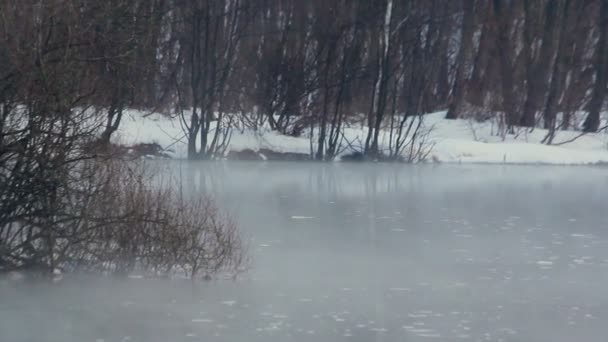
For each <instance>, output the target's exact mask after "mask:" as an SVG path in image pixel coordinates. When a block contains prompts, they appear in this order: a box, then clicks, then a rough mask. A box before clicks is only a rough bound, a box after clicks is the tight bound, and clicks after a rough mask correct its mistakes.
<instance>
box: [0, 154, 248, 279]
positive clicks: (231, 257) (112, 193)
mask: <svg viewBox="0 0 608 342" xmlns="http://www.w3.org/2000/svg"><path fill="white" fill-rule="evenodd" d="M72 177H73V178H74V180H75V181H72V182H70V184H69V186H68V187H66V189H65V190H64V191H63V192H62V196H61V197H60V198H57V203H56V205H55V209H56V211H55V213H53V214H52V215H49V216H48V217H40V218H39V219H36V220H32V221H17V222H13V223H12V224H10V225H5V226H3V227H0V233H1V234H2V235H1V236H2V237H3V238H2V239H1V240H0V243H1V246H2V247H1V248H0V271H4V272H7V271H12V270H24V271H39V272H46V273H51V272H52V271H53V270H55V269H60V270H63V271H65V272H77V271H78V272H101V273H111V274H123V275H124V274H130V273H132V272H135V271H137V272H143V273H146V274H150V275H155V276H161V275H162V276H165V275H172V274H177V273H181V274H183V275H185V276H188V277H191V278H195V277H197V276H201V277H211V276H212V275H215V274H218V273H229V274H236V273H238V272H239V271H241V270H242V269H243V267H244V266H245V265H246V253H245V250H244V247H243V243H242V242H241V240H240V238H239V234H238V230H237V228H236V225H235V223H234V222H233V221H232V220H231V219H230V218H229V217H227V216H225V215H222V214H221V213H220V212H219V210H218V209H217V207H216V206H215V203H214V202H213V201H212V200H211V199H209V198H206V197H201V198H195V199H190V198H185V197H183V196H182V195H181V194H180V193H179V192H178V191H176V190H174V189H175V188H173V187H163V186H153V185H151V184H153V175H151V174H149V173H147V172H146V171H145V168H144V167H143V166H141V165H138V164H134V163H126V162H122V161H111V160H103V161H100V160H91V161H86V162H83V163H82V164H81V165H80V166H79V168H78V170H75V172H74V173H73V174H72Z"/></svg>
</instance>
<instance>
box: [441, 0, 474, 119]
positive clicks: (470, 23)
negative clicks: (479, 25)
mask: <svg viewBox="0 0 608 342" xmlns="http://www.w3.org/2000/svg"><path fill="white" fill-rule="evenodd" d="M462 11H463V17H462V28H461V31H462V35H461V39H460V50H459V51H458V58H457V61H456V75H455V77H454V87H453V89H452V94H451V100H450V101H449V107H448V113H447V114H446V116H445V118H446V119H457V118H458V117H459V116H460V112H461V111H462V105H463V103H464V101H465V95H464V93H465V83H466V82H465V75H466V72H467V69H468V63H467V62H468V61H469V59H470V56H471V50H472V48H473V33H474V32H475V1H473V0H462Z"/></svg>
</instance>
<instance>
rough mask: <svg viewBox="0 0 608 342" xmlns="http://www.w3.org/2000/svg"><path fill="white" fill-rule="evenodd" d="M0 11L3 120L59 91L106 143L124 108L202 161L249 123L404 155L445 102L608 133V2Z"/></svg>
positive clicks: (94, 5)
mask: <svg viewBox="0 0 608 342" xmlns="http://www.w3.org/2000/svg"><path fill="white" fill-rule="evenodd" d="M0 13H2V15H1V16H0V18H1V19H0V22H1V25H0V37H1V39H0V102H1V103H2V106H3V109H2V113H3V115H4V117H5V118H4V120H6V113H9V112H11V111H14V110H16V109H19V110H23V109H24V108H25V109H26V110H35V111H38V110H45V111H49V110H55V109H57V108H41V107H40V106H39V103H38V99H37V98H36V97H45V98H48V97H55V98H56V99H54V100H53V101H55V102H56V103H55V104H54V106H58V107H60V108H61V109H65V110H68V111H69V110H73V109H75V108H79V109H82V108H88V107H94V108H103V112H104V113H103V116H102V119H103V127H104V129H103V133H102V134H101V140H102V141H109V138H110V136H111V135H112V133H113V132H114V131H116V130H117V128H118V126H119V124H120V121H121V118H122V115H123V113H124V110H125V109H127V108H139V109H143V110H149V111H160V112H165V113H168V114H169V115H176V116H178V117H179V120H180V122H181V123H182V126H183V128H184V132H185V136H186V139H187V143H188V156H189V158H192V159H206V158H213V157H216V156H218V155H221V154H223V152H224V150H225V149H226V147H227V145H228V143H229V139H230V132H231V130H232V129H233V128H234V127H239V125H249V126H252V127H259V126H261V125H268V126H269V127H271V129H273V130H276V131H278V132H280V133H283V134H289V135H294V136H297V135H301V134H304V132H306V133H307V134H310V137H311V142H313V143H314V149H313V153H312V154H313V157H314V158H315V159H318V160H325V159H331V158H333V157H334V156H335V155H336V154H337V153H339V149H340V146H341V145H342V144H343V138H344V137H343V135H342V132H343V129H344V126H345V124H346V123H347V122H349V121H352V120H361V121H362V122H364V123H365V126H367V127H368V128H369V129H368V130H367V136H366V137H365V140H364V141H362V142H361V150H362V152H363V153H365V154H366V155H369V156H377V155H379V154H385V153H388V154H389V155H390V156H393V157H397V156H399V155H400V154H401V153H402V152H403V150H404V149H405V148H407V144H408V143H411V141H412V138H411V135H412V134H414V132H416V128H417V127H419V125H420V122H421V120H422V114H424V113H428V112H433V111H437V110H444V109H447V118H449V119H456V118H469V117H470V118H475V119H478V120H484V119H488V118H493V119H495V120H498V122H499V123H500V125H501V127H502V129H503V130H504V132H505V134H509V133H513V132H515V130H516V129H518V128H519V127H527V128H533V127H544V128H547V129H549V132H550V135H548V136H547V138H546V141H545V142H546V143H551V141H552V139H553V136H554V134H555V132H556V131H557V130H560V129H582V130H584V131H585V132H595V131H598V130H599V129H602V127H600V125H601V120H600V111H601V110H602V106H603V104H604V98H605V92H606V86H607V82H608V74H607V73H608V71H607V70H606V68H608V46H607V40H608V37H607V36H608V0H580V1H579V0H577V1H574V0H533V1H532V0H457V1H453V0H372V1H363V0H360V1H359V0H355V1H353V0H306V1H301V0H107V1H93V0H50V1H48V0H47V1H11V0H0ZM51 83H52V84H51ZM34 90H35V91H34ZM43 107H44V106H43ZM577 111H584V112H586V114H585V119H584V121H583V122H581V123H578V122H577V121H576V116H575V115H574V114H575V113H576V112H577ZM387 128H388V129H389V130H390V138H389V140H390V142H389V145H390V147H389V151H384V150H381V148H380V146H379V140H380V138H379V137H380V134H381V132H382V131H383V130H384V129H387ZM312 140H314V141H312ZM0 146H1V145H0ZM311 146H312V145H311Z"/></svg>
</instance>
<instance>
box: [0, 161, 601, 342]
mask: <svg viewBox="0 0 608 342" xmlns="http://www.w3.org/2000/svg"><path fill="white" fill-rule="evenodd" d="M153 165H154V166H155V167H159V169H161V170H164V171H163V172H169V173H171V174H173V175H179V177H180V179H181V181H182V184H183V187H184V190H185V191H186V192H190V193H193V194H195V193H200V192H205V193H208V194H212V195H214V196H215V198H216V199H217V201H218V205H219V206H220V207H222V208H223V209H224V210H226V211H227V212H229V213H230V214H231V215H233V216H234V217H235V219H236V221H237V223H238V225H239V227H240V230H241V232H242V234H243V236H244V239H245V240H246V241H248V243H247V244H248V250H249V253H250V254H251V259H252V262H251V265H250V268H249V270H248V271H247V272H245V273H244V274H242V275H240V276H239V277H238V278H237V279H222V277H217V278H214V279H213V280H211V281H195V282H192V281H190V280H186V279H182V278H180V277H179V276H178V277H174V278H172V279H148V278H144V277H139V276H138V275H137V274H135V275H132V276H130V277H128V278H123V279H121V278H114V277H109V276H108V277H104V276H90V275H65V276H64V277H63V278H61V279H56V280H55V281H47V280H45V281H35V280H31V279H30V280H14V279H13V280H10V279H3V280H2V281H1V282H0V298H2V299H1V300H0V336H1V337H2V338H1V340H3V341H16V342H18V341H62V342H65V341H68V342H70V341H105V342H108V341H197V340H205V341H245V340H247V341H310V340H317V341H403V340H407V341H426V340H429V339H433V340H440V341H452V340H455V341H478V340H487V341H553V342H556V341H557V342H559V341H577V340H578V341H580V340H599V339H601V337H602V336H603V335H604V331H605V329H604V328H605V327H604V324H603V322H604V321H605V319H606V315H607V314H608V312H607V310H608V309H607V308H608V307H607V306H606V303H608V295H607V294H606V292H605V284H606V283H607V281H608V273H606V268H607V267H608V252H607V250H608V249H607V248H606V247H607V246H606V244H607V243H608V232H607V231H606V230H605V227H608V216H606V215H605V212H604V210H605V203H604V199H605V194H606V192H607V190H608V177H607V176H606V175H605V170H604V169H602V168H593V167H588V168H579V167H571V168H570V167H566V168H560V169H551V173H550V174H549V173H547V170H548V168H546V167H541V166H508V167H506V166H504V167H503V166H482V165H478V166H458V165H451V166H443V165H442V166H418V167H412V166H405V165H390V164H376V165H374V164H369V165H351V164H340V165H331V164H329V165H328V164H315V163H308V164H293V163H274V164H260V163H246V162H244V163H237V162H233V163H187V162H178V161H169V162H159V163H155V164H153ZM455 178H457V179H458V180H459V181H458V182H453V181H451V180H453V179H455Z"/></svg>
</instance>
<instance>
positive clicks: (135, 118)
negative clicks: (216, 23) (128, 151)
mask: <svg viewBox="0 0 608 342" xmlns="http://www.w3.org/2000/svg"><path fill="white" fill-rule="evenodd" d="M444 116H445V112H437V113H431V114H426V115H425V116H424V123H423V126H422V129H423V130H425V131H428V132H429V134H428V137H427V142H428V146H429V147H431V146H432V149H431V152H430V154H429V156H428V161H433V162H444V163H500V164H564V165H580V164H597V163H608V134H607V133H605V132H603V133H595V134H586V135H582V136H580V137H578V136H579V135H580V132H578V131H559V132H557V134H556V137H555V138H554V140H553V145H545V144H542V143H541V141H542V140H543V138H544V137H545V136H546V135H547V130H544V129H539V128H535V129H533V130H530V129H527V130H526V129H523V128H521V129H519V132H517V134H515V135H507V136H506V137H504V138H503V137H502V136H500V135H497V134H496V131H497V129H496V125H495V124H494V123H492V122H490V121H488V122H483V123H478V122H473V121H471V120H446V119H444ZM366 133H367V129H366V128H364V127H360V126H355V125H353V126H350V127H347V128H346V129H345V131H344V135H345V137H346V139H348V141H350V142H351V143H353V145H354V148H359V147H360V146H359V144H360V143H359V142H361V141H364V140H365V136H366ZM575 137H578V138H577V139H574V140H573V141H572V142H567V143H564V144H561V143H562V142H566V141H569V140H571V139H573V138H575ZM114 139H115V142H118V143H122V144H127V145H131V144H136V143H150V142H156V143H158V144H160V145H161V146H162V147H163V148H165V149H167V150H168V152H169V154H171V155H172V156H174V157H175V158H186V155H187V149H186V139H185V135H184V133H183V131H182V126H181V123H180V121H179V120H178V119H170V118H168V117H165V116H162V115H160V114H156V113H152V114H150V113H143V112H139V111H135V110H131V111H128V113H127V115H126V116H125V117H124V118H123V122H122V123H121V127H120V128H119V131H118V134H117V135H116V137H115V138H114ZM380 140H381V141H380V145H381V147H382V148H386V147H387V146H388V132H383V133H382V134H381V135H380ZM354 142H357V144H354ZM262 148H268V149H271V150H274V151H278V152H297V153H310V139H309V137H308V135H307V134H306V133H305V134H303V135H302V136H301V137H290V136H285V135H281V134H279V133H277V132H274V131H271V130H270V129H268V128H267V127H262V128H260V129H258V130H257V131H256V130H253V129H242V130H238V129H235V130H233V132H232V137H231V140H230V147H229V150H235V151H239V150H243V149H252V150H256V151H257V150H259V149H262ZM350 152H353V151H352V149H350V150H349V149H346V150H345V151H343V153H350Z"/></svg>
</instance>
